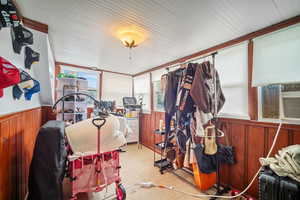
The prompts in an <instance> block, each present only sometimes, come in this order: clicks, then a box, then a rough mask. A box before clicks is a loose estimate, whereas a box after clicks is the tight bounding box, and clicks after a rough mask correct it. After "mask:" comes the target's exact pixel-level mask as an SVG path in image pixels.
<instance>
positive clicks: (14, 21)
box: [0, 0, 20, 29]
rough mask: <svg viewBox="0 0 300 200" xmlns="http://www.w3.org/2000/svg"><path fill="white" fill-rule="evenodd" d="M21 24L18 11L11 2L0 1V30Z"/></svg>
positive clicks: (7, 0)
mask: <svg viewBox="0 0 300 200" xmlns="http://www.w3.org/2000/svg"><path fill="white" fill-rule="evenodd" d="M19 24H20V18H19V17H18V15H17V9H16V7H15V5H14V4H13V3H12V2H11V0H0V29H1V28H2V27H3V28H4V27H16V26H19Z"/></svg>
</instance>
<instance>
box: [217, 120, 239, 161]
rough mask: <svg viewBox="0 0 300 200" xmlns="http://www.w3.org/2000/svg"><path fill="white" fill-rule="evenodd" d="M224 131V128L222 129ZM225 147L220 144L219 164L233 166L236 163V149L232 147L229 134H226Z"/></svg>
mask: <svg viewBox="0 0 300 200" xmlns="http://www.w3.org/2000/svg"><path fill="white" fill-rule="evenodd" d="M222 128H223V129H224V126H223V127H222ZM225 129H226V127H225ZM224 137H225V143H226V144H225V145H222V144H218V153H217V157H218V161H219V163H226V164H231V165H233V164H234V163H235V156H234V155H235V151H234V147H233V146H230V144H229V140H228V136H227V134H224Z"/></svg>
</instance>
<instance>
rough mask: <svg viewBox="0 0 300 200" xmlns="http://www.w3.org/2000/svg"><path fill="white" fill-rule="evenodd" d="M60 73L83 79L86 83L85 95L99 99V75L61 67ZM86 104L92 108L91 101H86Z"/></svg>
mask: <svg viewBox="0 0 300 200" xmlns="http://www.w3.org/2000/svg"><path fill="white" fill-rule="evenodd" d="M61 72H62V73H65V74H73V75H75V76H77V77H82V78H85V79H86V80H87V81H88V88H87V94H89V95H91V96H92V97H94V98H95V99H99V82H100V80H99V73H98V72H94V71H91V70H82V69H78V68H74V67H66V66H62V68H61ZM87 101H88V104H89V105H90V106H93V100H92V99H91V98H88V99H87Z"/></svg>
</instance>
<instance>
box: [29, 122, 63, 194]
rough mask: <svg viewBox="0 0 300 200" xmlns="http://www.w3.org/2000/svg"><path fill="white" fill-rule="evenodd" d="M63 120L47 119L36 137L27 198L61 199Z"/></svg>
mask: <svg viewBox="0 0 300 200" xmlns="http://www.w3.org/2000/svg"><path fill="white" fill-rule="evenodd" d="M64 128H65V127H64V122H62V121H49V122H47V123H46V124H45V125H44V126H42V127H41V129H40V131H39V133H38V136H37V138H36V142H35V146H34V153H33V158H32V161H31V164H30V169H29V180H28V190H29V194H28V199H27V200H54V199H55V200H63V190H62V182H63V178H64V175H65V164H66V160H67V152H66V148H65V136H64Z"/></svg>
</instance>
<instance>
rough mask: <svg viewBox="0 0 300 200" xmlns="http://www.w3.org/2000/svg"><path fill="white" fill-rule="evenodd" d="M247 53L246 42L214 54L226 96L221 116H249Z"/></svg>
mask: <svg viewBox="0 0 300 200" xmlns="http://www.w3.org/2000/svg"><path fill="white" fill-rule="evenodd" d="M247 54H248V48H247V43H242V44H239V45H237V46H233V47H230V48H227V49H224V50H221V51H219V52H218V54H217V55H216V58H215V62H216V69H217V70H218V73H219V77H220V81H221V86H222V90H223V93H224V95H225V98H226V101H225V104H224V107H223V108H222V110H221V111H220V115H221V116H224V117H227V116H228V117H238V118H246V119H248V118H249V114H248V59H247V58H248V57H247Z"/></svg>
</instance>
